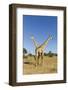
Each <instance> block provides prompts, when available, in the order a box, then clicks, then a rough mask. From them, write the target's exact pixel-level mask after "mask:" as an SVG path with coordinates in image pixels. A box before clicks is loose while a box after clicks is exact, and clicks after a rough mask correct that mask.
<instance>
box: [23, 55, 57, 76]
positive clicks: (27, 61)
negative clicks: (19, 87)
mask: <svg viewBox="0 0 68 90" xmlns="http://www.w3.org/2000/svg"><path fill="white" fill-rule="evenodd" d="M23 63H24V65H23V74H24V75H29V74H46V73H57V56H53V57H48V56H44V58H43V64H42V65H40V64H39V65H38V66H35V59H34V57H33V56H28V58H24V62H23ZM40 63H41V59H40Z"/></svg>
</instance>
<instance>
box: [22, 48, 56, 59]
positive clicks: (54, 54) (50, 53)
mask: <svg viewBox="0 0 68 90" xmlns="http://www.w3.org/2000/svg"><path fill="white" fill-rule="evenodd" d="M27 53H28V51H27V49H26V48H23V55H24V56H25V55H26V54H27ZM28 55H29V56H34V55H32V54H31V53H29V54H28ZM44 56H49V57H52V56H57V53H52V51H49V52H48V53H45V52H44Z"/></svg>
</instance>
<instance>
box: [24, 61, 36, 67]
mask: <svg viewBox="0 0 68 90" xmlns="http://www.w3.org/2000/svg"><path fill="white" fill-rule="evenodd" d="M24 64H26V65H34V66H35V64H34V63H33V62H28V61H26V62H24Z"/></svg>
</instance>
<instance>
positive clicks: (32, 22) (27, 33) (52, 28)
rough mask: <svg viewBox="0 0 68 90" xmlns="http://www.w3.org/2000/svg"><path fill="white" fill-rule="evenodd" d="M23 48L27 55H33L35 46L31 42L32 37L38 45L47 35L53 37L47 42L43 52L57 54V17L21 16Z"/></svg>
mask: <svg viewBox="0 0 68 90" xmlns="http://www.w3.org/2000/svg"><path fill="white" fill-rule="evenodd" d="M23 25H24V26H23V27H24V28H23V30H24V31H23V35H24V41H23V44H24V48H26V49H27V51H28V53H32V54H34V50H35V46H34V44H33V42H32V40H31V36H32V35H33V36H34V38H35V40H36V41H37V43H38V44H42V43H43V42H44V41H45V40H46V39H47V38H48V36H49V35H51V36H52V37H53V39H52V40H50V41H49V43H48V45H47V47H46V48H45V52H46V53H47V52H49V51H52V52H53V53H57V17H56V16H31V15H24V16H23Z"/></svg>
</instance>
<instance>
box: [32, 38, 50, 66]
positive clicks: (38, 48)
mask: <svg viewBox="0 0 68 90" xmlns="http://www.w3.org/2000/svg"><path fill="white" fill-rule="evenodd" d="M51 39H52V37H51V36H49V37H48V38H47V40H45V41H44V43H42V44H41V45H38V44H37V43H36V41H35V39H34V37H33V36H32V40H33V42H34V45H35V59H36V65H38V64H39V58H41V64H42V63H43V55H44V49H45V48H46V46H47V44H48V42H49V41H50V40H51Z"/></svg>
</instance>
